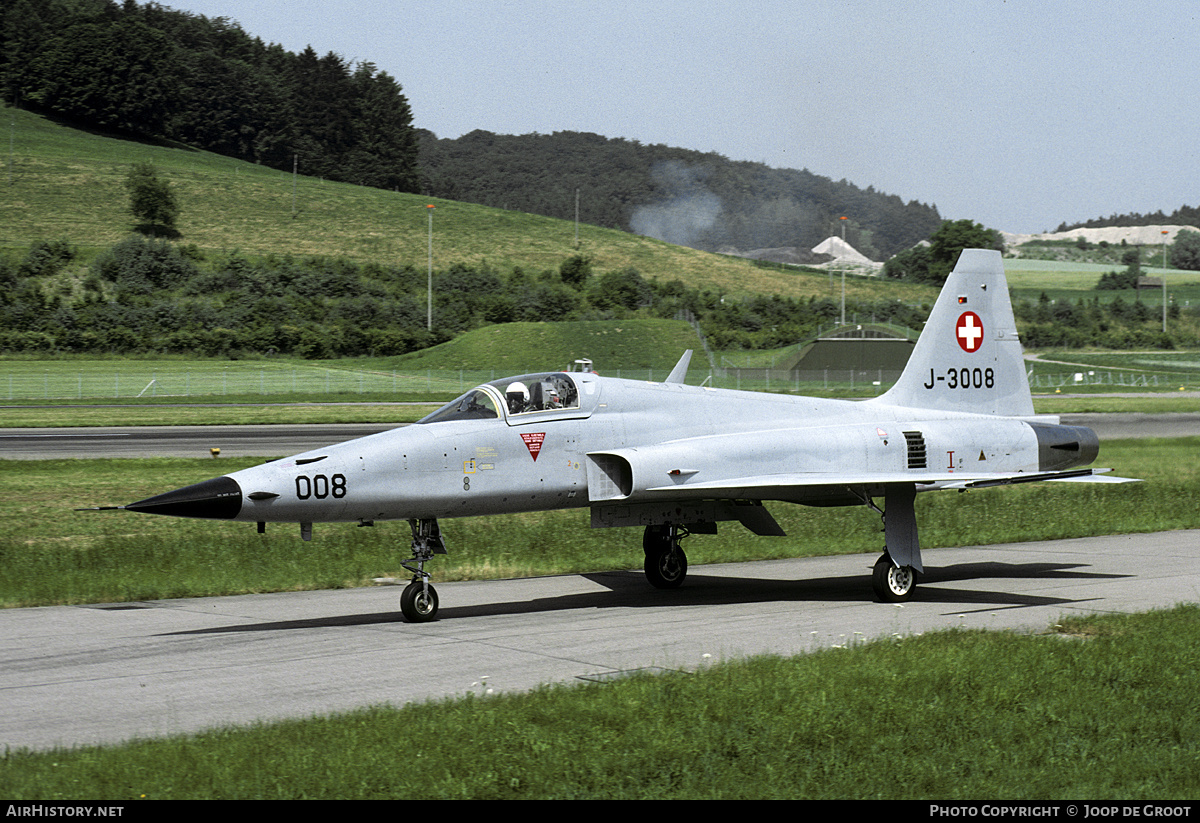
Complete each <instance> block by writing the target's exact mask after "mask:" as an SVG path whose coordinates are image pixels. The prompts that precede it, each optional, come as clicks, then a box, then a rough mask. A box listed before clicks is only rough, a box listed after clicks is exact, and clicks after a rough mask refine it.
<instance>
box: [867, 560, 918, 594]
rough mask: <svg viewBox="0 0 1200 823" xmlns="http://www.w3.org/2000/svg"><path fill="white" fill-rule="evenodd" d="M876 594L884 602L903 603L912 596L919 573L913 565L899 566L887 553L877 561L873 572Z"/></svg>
mask: <svg viewBox="0 0 1200 823" xmlns="http://www.w3.org/2000/svg"><path fill="white" fill-rule="evenodd" d="M871 586H872V588H874V589H875V596H876V597H878V598H879V599H880V600H882V601H883V602H884V603H903V602H905V601H907V600H908V599H909V598H910V597H912V593H913V589H914V588H916V586H917V573H916V572H915V571H913V567H912V566H897V565H896V564H894V563H893V562H892V559H891V558H890V557H888V556H887V555H886V554H885V555H884V556H883V557H881V558H879V560H877V561H876V563H875V569H874V570H873V571H872V573H871Z"/></svg>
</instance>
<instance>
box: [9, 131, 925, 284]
mask: <svg viewBox="0 0 1200 823" xmlns="http://www.w3.org/2000/svg"><path fill="white" fill-rule="evenodd" d="M3 113H4V118H5V121H6V122H9V123H10V124H11V127H10V128H11V142H12V153H11V157H10V165H9V169H8V175H9V181H10V182H9V196H8V197H6V198H5V199H4V200H3V201H2V202H0V248H2V249H8V250H10V251H13V252H18V253H23V252H24V251H27V250H28V248H29V246H30V244H31V243H33V242H36V241H39V240H60V239H66V240H67V241H68V242H70V243H71V244H73V245H76V246H78V247H80V248H81V250H82V251H83V252H84V257H85V259H86V258H87V257H88V256H89V255H94V254H95V253H97V252H99V251H100V250H101V249H105V248H108V247H110V246H112V245H114V244H115V243H117V242H119V241H120V240H122V239H124V238H125V237H127V236H128V235H129V234H130V233H131V232H132V231H133V228H134V225H133V223H134V221H133V218H132V217H131V216H130V215H129V214H128V213H127V205H128V197H127V194H126V192H125V189H124V188H123V182H124V180H125V177H126V175H127V173H128V171H129V168H130V166H131V165H132V164H134V163H138V162H150V163H153V164H154V166H155V167H156V168H157V169H158V172H159V175H160V177H162V178H163V179H165V180H167V181H168V182H169V183H170V184H171V185H172V186H173V187H174V188H175V190H176V192H177V196H178V199H179V203H180V207H181V214H180V218H179V226H178V228H179V231H180V233H181V237H180V238H179V242H180V243H181V244H183V245H191V246H195V247H196V248H197V249H199V250H201V251H202V252H214V253H224V252H231V251H239V252H241V253H242V254H244V255H247V256H252V257H253V256H266V255H271V254H274V255H280V254H290V255H294V256H298V257H310V256H311V257H321V258H338V257H340V258H345V259H348V260H352V261H355V262H359V263H367V262H375V263H379V264H395V265H410V264H411V265H414V266H417V267H419V268H422V269H424V268H425V267H426V266H427V265H428V260H429V250H430V242H429V241H430V218H431V216H432V237H433V243H432V247H433V265H434V267H435V268H436V269H443V268H447V267H449V266H451V265H453V264H454V263H464V264H467V265H470V266H473V267H474V266H479V265H482V264H484V263H487V264H488V265H490V266H491V267H492V268H496V269H500V270H509V269H511V268H513V267H521V268H523V269H525V270H527V271H531V272H538V271H542V270H557V269H558V267H559V265H560V264H561V263H562V262H563V260H564V259H566V258H567V257H570V256H572V255H574V254H585V255H588V256H590V257H591V258H592V259H593V261H594V263H593V265H594V268H595V270H597V271H617V270H621V269H625V268H628V267H633V268H636V269H637V270H638V271H639V272H641V274H642V275H643V276H644V277H647V278H656V279H660V280H664V281H666V280H674V279H678V280H681V281H682V282H684V283H685V284H686V285H688V286H692V287H695V288H701V289H714V290H717V291H720V292H722V293H725V294H730V295H741V294H770V295H782V296H788V297H796V298H799V297H810V296H821V297H829V296H832V294H831V293H832V292H833V291H835V290H836V291H837V293H838V295H840V288H841V286H840V282H838V283H834V282H833V279H832V278H830V277H828V276H826V275H814V274H802V273H799V272H797V271H795V270H794V269H780V268H778V267H775V268H772V267H764V266H759V265H756V264H754V263H752V262H751V261H748V260H743V259H740V258H734V257H727V256H723V255H716V254H710V253H706V252H700V251H696V250H694V249H689V248H685V247H682V246H674V245H671V244H669V243H664V242H662V241H659V240H655V239H652V238H649V237H642V236H638V235H634V234H628V233H625V232H621V231H616V230H612V229H601V228H598V227H595V226H589V225H587V224H580V225H579V241H578V244H576V240H575V224H574V223H573V222H571V221H566V220H554V219H551V218H546V217H541V216H538V215H533V214H527V213H524V212H515V211H507V210H504V209H496V208H488V207H484V206H476V205H472V204H467V203H460V202H455V201H451V200H439V199H436V198H427V197H422V196H420V195H411V194H403V193H396V192H389V191H384V190H381V189H374V188H369V187H362V186H354V185H350V184H345V183H332V182H328V181H324V180H320V179H316V178H311V177H306V176H304V175H303V171H304V168H303V164H302V163H301V166H300V172H301V173H300V174H298V175H296V176H293V175H291V174H288V173H284V172H279V171H275V170H271V169H267V168H264V167H261V166H256V165H254V164H252V163H246V162H242V161H238V160H232V159H230V158H226V157H221V156H219V155H215V154H211V153H208V152H202V151H196V150H193V149H189V148H186V147H183V146H170V145H154V144H150V143H145V142H135V141H129V140H120V139H116V138H114V137H110V136H106V135H102V134H94V133H89V132H85V131H79V130H75V129H71V128H68V127H66V126H64V125H61V124H58V123H55V122H52V121H50V120H48V119H46V118H43V117H39V116H37V115H34V114H31V113H29V112H25V111H21V110H15V109H12V108H5V109H3ZM584 196H585V197H586V193H585V194H584ZM430 206H433V207H434V208H432V209H430V208H429V207H430ZM846 288H847V296H848V298H849V299H859V298H861V299H865V300H878V299H897V300H904V301H910V300H917V301H919V300H921V299H923V298H925V299H927V297H928V295H929V294H930V290H929V289H928V288H927V287H917V286H911V285H905V284H899V283H886V282H882V281H879V280H870V281H868V280H866V279H863V278H854V277H851V278H848V280H847V286H846Z"/></svg>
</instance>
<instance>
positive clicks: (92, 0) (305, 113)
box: [0, 0, 419, 192]
mask: <svg viewBox="0 0 1200 823" xmlns="http://www.w3.org/2000/svg"><path fill="white" fill-rule="evenodd" d="M2 14H3V19H2V22H3V38H4V39H3V44H4V48H3V54H2V55H0V83H2V91H3V95H4V99H5V101H6V102H8V103H9V104H10V105H14V106H20V107H23V108H27V109H31V110H34V111H39V112H42V113H45V114H49V115H53V116H56V117H59V118H63V119H66V120H69V121H72V122H75V123H80V124H86V125H87V126H89V127H95V128H102V129H106V130H111V131H115V132H119V133H124V134H127V135H131V136H137V137H139V138H152V139H158V140H166V141H177V142H180V143H184V144H186V145H189V146H193V147H195V148H200V149H204V150H207V151H212V152H215V153H218V154H222V155H227V156H230V157H236V158H238V159H241V160H248V161H250V162H254V163H261V164H264V165H267V166H271V167H273V168H279V169H291V168H292V167H293V164H294V163H298V165H299V168H300V170H301V172H302V173H304V174H306V175H310V176H316V177H324V178H327V179H331V180H338V181H343V182H350V183H358V184H362V185H369V186H376V187H380V188H390V189H397V190H400V191H406V192H416V191H417V190H418V187H419V177H418V174H417V140H416V133H415V131H414V130H413V127H412V112H411V110H410V108H409V105H408V101H407V99H406V98H405V97H404V95H403V94H402V90H401V87H400V84H399V83H398V82H396V80H395V79H393V78H392V77H390V76H389V75H388V74H387V73H385V72H381V71H377V70H376V67H375V66H374V65H372V64H370V63H357V64H351V63H349V62H348V61H346V60H345V59H343V58H342V57H340V56H338V55H336V54H333V53H330V54H326V55H325V56H323V57H322V56H318V55H317V53H316V52H315V51H313V49H312V47H309V48H306V49H305V50H304V51H302V52H300V53H298V54H294V53H291V52H288V51H286V50H285V49H284V48H283V47H282V46H279V45H277V44H266V43H264V42H263V41H262V40H261V39H259V38H257V37H252V36H251V35H249V34H247V33H246V32H245V31H243V30H242V29H241V28H240V27H239V26H238V25H237V24H236V23H233V22H230V21H229V20H227V19H224V18H218V19H215V20H213V19H209V18H206V17H204V16H200V15H195V14H190V13H188V12H184V11H175V10H172V9H168V8H165V7H163V6H160V5H158V4H156V3H148V4H146V5H138V4H137V3H136V2H134V0H125V2H123V3H121V4H118V3H116V2H114V0H6V2H5V3H4V4H3V11H2Z"/></svg>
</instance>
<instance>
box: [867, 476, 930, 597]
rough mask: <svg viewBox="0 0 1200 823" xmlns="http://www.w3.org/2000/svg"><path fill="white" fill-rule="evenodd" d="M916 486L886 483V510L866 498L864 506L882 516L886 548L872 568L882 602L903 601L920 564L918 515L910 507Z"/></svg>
mask: <svg viewBox="0 0 1200 823" xmlns="http://www.w3.org/2000/svg"><path fill="white" fill-rule="evenodd" d="M916 494H917V491H916V486H914V485H912V484H893V485H889V486H888V487H887V488H886V491H885V505H886V506H887V511H886V512H885V511H883V510H881V509H880V508H879V507H878V506H876V505H875V503H874V501H872V500H871V499H870V498H867V501H866V502H867V506H869V507H870V508H871V509H873V510H874V511H875V512H877V513H878V514H879V516H880V517H882V518H883V534H884V543H885V548H884V550H883V556H882V557H880V558H879V560H877V561H876V562H875V568H874V569H873V570H872V572H871V587H872V588H873V589H874V590H875V596H876V597H877V598H879V600H881V601H882V602H884V603H904V602H906V601H907V600H908V599H909V598H911V597H912V594H913V589H915V588H916V587H917V574H918V573H920V572H923V571H924V567H923V566H922V565H921V543H920V540H919V539H918V538H917V517H916V512H915V509H914V507H913V500H914V498H915V497H916Z"/></svg>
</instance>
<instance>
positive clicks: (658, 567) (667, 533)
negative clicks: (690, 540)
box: [642, 524, 688, 589]
mask: <svg viewBox="0 0 1200 823" xmlns="http://www.w3.org/2000/svg"><path fill="white" fill-rule="evenodd" d="M687 535H688V531H687V529H681V528H679V527H678V526H674V525H670V524H667V525H665V526H647V527H646V532H645V534H644V535H642V548H643V549H644V550H645V552H646V565H645V569H646V579H647V580H648V581H650V585H651V586H654V588H656V589H677V588H679V587H680V586H682V585H683V581H684V578H686V577H687V555H686V554H684V553H683V549H681V548H680V547H679V541H680V540H682V539H683V538H684V537H687Z"/></svg>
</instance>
